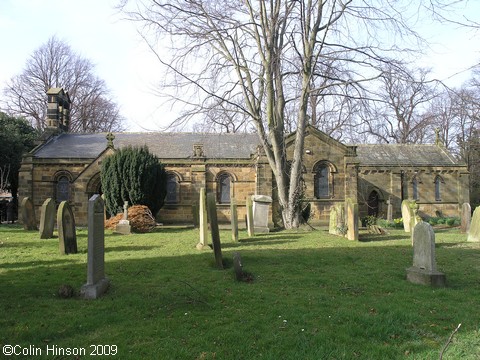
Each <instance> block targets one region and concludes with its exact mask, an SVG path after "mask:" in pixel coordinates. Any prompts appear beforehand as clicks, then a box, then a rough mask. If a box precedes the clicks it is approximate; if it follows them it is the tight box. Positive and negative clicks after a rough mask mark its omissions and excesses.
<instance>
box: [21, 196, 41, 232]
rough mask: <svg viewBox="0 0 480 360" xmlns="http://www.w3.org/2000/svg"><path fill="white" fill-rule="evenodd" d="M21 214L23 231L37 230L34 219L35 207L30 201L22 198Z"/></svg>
mask: <svg viewBox="0 0 480 360" xmlns="http://www.w3.org/2000/svg"><path fill="white" fill-rule="evenodd" d="M20 208H21V214H22V222H23V228H24V229H25V230H37V220H36V218H35V207H34V206H33V202H32V199H30V198H29V197H28V196H27V197H24V198H23V200H22V204H21V206H20Z"/></svg>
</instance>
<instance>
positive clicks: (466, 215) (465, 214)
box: [460, 203, 472, 233]
mask: <svg viewBox="0 0 480 360" xmlns="http://www.w3.org/2000/svg"><path fill="white" fill-rule="evenodd" d="M471 221H472V208H471V206H470V204H469V203H464V204H463V205H462V219H461V223H460V231H461V232H462V233H468V231H469V230H470V223H471Z"/></svg>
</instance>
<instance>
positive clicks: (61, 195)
mask: <svg viewBox="0 0 480 360" xmlns="http://www.w3.org/2000/svg"><path fill="white" fill-rule="evenodd" d="M69 193H70V181H69V180H68V177H66V176H60V177H59V178H58V180H57V196H56V197H57V202H62V201H68V198H69Z"/></svg>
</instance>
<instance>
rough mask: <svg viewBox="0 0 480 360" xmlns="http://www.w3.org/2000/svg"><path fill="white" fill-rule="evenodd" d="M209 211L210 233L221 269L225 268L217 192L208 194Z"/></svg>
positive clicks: (217, 262) (216, 261) (216, 259)
mask: <svg viewBox="0 0 480 360" xmlns="http://www.w3.org/2000/svg"><path fill="white" fill-rule="evenodd" d="M207 212H208V221H209V222H210V233H211V235H212V245H213V252H214V254H215V263H216V264H217V267H218V268H219V269H223V257H222V245H221V243H220V233H219V231H218V221H217V205H216V203H215V194H211V193H210V194H207Z"/></svg>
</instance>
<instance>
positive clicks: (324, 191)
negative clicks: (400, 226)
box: [313, 161, 334, 199]
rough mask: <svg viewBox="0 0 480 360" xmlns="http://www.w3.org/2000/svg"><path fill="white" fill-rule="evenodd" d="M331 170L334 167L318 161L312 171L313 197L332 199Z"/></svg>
mask: <svg viewBox="0 0 480 360" xmlns="http://www.w3.org/2000/svg"><path fill="white" fill-rule="evenodd" d="M333 170H334V167H333V165H331V164H330V163H328V162H326V161H320V162H319V163H317V164H316V165H315V167H314V169H313V171H314V174H315V175H314V180H313V181H314V195H315V197H316V198H317V199H328V198H332V197H333V194H334V192H333Z"/></svg>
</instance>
